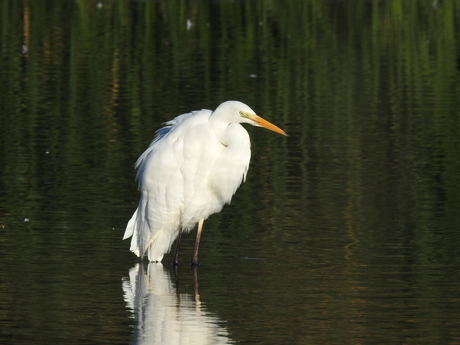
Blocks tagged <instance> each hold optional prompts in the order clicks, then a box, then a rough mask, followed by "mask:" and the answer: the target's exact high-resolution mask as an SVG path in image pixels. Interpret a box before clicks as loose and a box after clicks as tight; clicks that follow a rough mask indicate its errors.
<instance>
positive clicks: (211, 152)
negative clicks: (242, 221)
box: [123, 101, 287, 265]
mask: <svg viewBox="0 0 460 345" xmlns="http://www.w3.org/2000/svg"><path fill="white" fill-rule="evenodd" d="M240 123H249V124H251V125H253V126H257V127H265V128H267V129H269V130H272V131H274V132H277V133H280V134H283V135H286V136H287V134H286V133H285V132H284V131H283V130H282V129H280V128H278V127H277V126H275V125H273V124H272V123H270V122H268V121H266V120H264V119H263V118H261V117H260V116H257V115H256V114H255V113H254V111H253V110H252V109H251V108H249V107H248V106H247V105H246V104H244V103H241V102H238V101H227V102H224V103H222V104H220V105H219V106H218V107H217V109H216V110H214V111H211V110H207V109H203V110H198V111H192V112H190V113H187V114H183V115H180V116H177V117H176V118H174V119H173V120H171V121H169V122H166V123H165V125H166V126H165V127H163V128H161V129H159V130H158V131H157V132H156V137H155V139H154V140H153V141H152V143H151V144H150V146H149V148H148V149H147V150H146V151H145V152H144V153H143V154H142V155H141V156H140V157H139V159H138V160H137V162H136V165H135V167H136V168H137V169H138V171H137V175H136V178H137V180H138V183H139V189H140V191H141V198H140V201H139V205H138V207H137V210H136V211H135V212H134V215H133V216H132V218H131V220H130V221H129V222H128V225H127V227H126V231H125V234H124V237H123V239H126V238H129V237H131V236H132V239H131V248H130V250H131V251H132V252H134V253H135V254H136V255H137V256H139V257H141V258H142V257H143V256H144V255H145V254H146V253H147V255H148V259H149V261H158V262H159V261H161V260H162V259H163V255H164V254H165V253H167V252H168V251H169V249H170V248H171V245H172V243H173V242H174V240H175V239H176V238H177V244H176V251H175V255H174V261H173V264H174V265H178V264H179V246H180V240H181V236H182V234H183V232H189V231H190V230H191V229H192V228H193V227H194V226H195V224H196V223H198V230H197V235H196V241H195V249H194V252H193V257H192V264H193V265H197V264H198V248H199V245H200V238H201V232H202V229H203V221H204V220H205V219H206V218H208V217H209V216H210V215H211V214H213V213H216V212H220V211H221V210H222V207H223V206H224V204H228V203H230V200H231V198H232V196H233V194H235V192H236V189H237V188H238V187H239V186H240V184H241V182H242V181H243V180H245V179H246V173H247V171H248V167H249V160H250V158H251V143H250V141H249V134H248V132H247V131H246V130H245V129H244V128H243V126H241V125H240Z"/></svg>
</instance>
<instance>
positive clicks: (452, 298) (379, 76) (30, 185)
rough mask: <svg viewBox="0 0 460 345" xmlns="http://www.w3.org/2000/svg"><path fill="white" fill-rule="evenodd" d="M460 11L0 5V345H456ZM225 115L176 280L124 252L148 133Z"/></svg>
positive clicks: (380, 4) (284, 5) (303, 5)
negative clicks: (232, 143) (225, 104)
mask: <svg viewBox="0 0 460 345" xmlns="http://www.w3.org/2000/svg"><path fill="white" fill-rule="evenodd" d="M458 13H460V12H459V3H458V2H442V3H439V2H434V3H432V2H431V3H430V2H420V1H404V2H402V1H391V2H390V1H373V2H364V1H360V2H355V1H305V2H295V1H293V2H285V1H271V2H264V1H254V2H239V1H226V2H210V3H208V2H201V1H190V2H161V1H145V2H135V1H123V2H122V1H118V2H111V1H101V2H100V3H98V2H94V1H78V2H70V1H47V2H45V1H34V2H21V1H5V2H4V3H3V5H2V6H1V14H2V18H3V25H2V27H3V35H2V36H1V38H0V40H1V43H2V44H1V52H2V59H1V60H0V65H1V66H0V80H1V83H0V90H1V92H0V104H1V108H2V111H1V113H0V166H1V169H0V191H1V193H0V258H1V260H0V273H1V281H0V296H1V298H0V343H2V344H50V343H62V344H64V343H65V344H74V343H75V344H77V343H78V344H81V343H88V344H128V343H134V344H144V343H148V344H179V343H181V344H207V343H208V344H232V343H241V344H254V343H255V344H326V343H329V344H382V343H394V344H401V343H403V344H435V343H439V344H459V343H460V331H459V330H460V297H459V291H460V256H459V249H458V248H459V245H460V243H459V242H460V240H459V239H460V236H459V234H460V227H459V224H460V219H459V214H460V213H459V212H458V211H459V207H460V198H459V195H460V190H459V189H460V187H459V186H460V158H459V157H460V154H459V153H460V149H459V141H458V137H459V136H458V134H459V132H460V127H459V122H458V118H459V114H460V107H459V102H458V95H457V90H458V88H459V80H460V78H459V68H458V61H459V60H458V55H459V47H458V43H457V42H458V30H457V24H456V23H457V22H458ZM228 99H237V100H241V101H243V102H245V103H247V104H248V105H249V106H251V107H252V108H253V109H254V110H256V111H257V112H258V113H259V114H260V115H261V116H263V117H264V118H266V119H268V120H269V121H271V122H273V123H275V124H277V125H279V126H280V127H281V128H283V129H285V130H286V131H287V132H288V133H289V135H290V136H289V137H288V138H284V137H282V136H279V135H276V134H274V133H271V132H269V131H266V130H263V129H258V128H252V127H251V128H247V130H248V132H249V133H250V136H251V140H252V161H251V166H250V170H249V173H248V176H247V181H246V183H244V184H243V185H242V186H241V187H240V189H239V190H238V192H237V193H236V195H235V196H234V198H233V200H232V204H231V205H228V206H226V207H225V208H224V210H223V211H222V212H221V213H219V214H216V215H213V216H212V217H210V219H208V220H207V221H206V222H205V228H204V233H203V238H202V241H203V242H202V245H201V247H200V251H201V253H200V261H201V266H200V267H198V269H197V270H192V268H191V267H189V266H188V265H187V264H186V263H187V262H188V260H189V258H190V257H191V254H192V250H193V243H194V233H191V234H189V235H187V236H185V237H184V238H183V243H182V246H181V259H182V262H183V263H184V264H183V265H182V266H180V267H179V268H178V269H177V271H174V270H173V268H172V267H171V266H170V265H169V263H170V262H171V260H172V256H171V254H167V255H166V256H165V259H164V260H163V265H161V264H148V263H147V262H139V260H137V258H136V257H135V256H134V255H132V253H130V252H129V241H122V240H121V238H122V236H123V233H124V229H125V226H126V223H127V221H128V220H129V218H130V217H131V215H132V213H133V212H134V210H135V208H136V205H137V202H138V198H139V194H138V192H137V191H136V183H135V181H134V175H135V172H134V170H133V165H134V162H135V161H136V159H137V157H138V156H139V155H140V154H141V153H142V152H143V150H145V148H146V147H147V146H148V144H149V142H150V140H151V139H152V138H153V135H154V132H155V130H156V129H157V128H159V126H160V125H161V123H163V122H165V121H167V120H169V119H171V118H172V117H174V116H176V115H178V114H181V113H184V112H187V111H190V110H193V109H201V108H211V109H213V108H215V107H216V106H217V105H218V104H219V103H220V102H222V101H225V100H228Z"/></svg>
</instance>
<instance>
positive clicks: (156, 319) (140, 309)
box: [123, 263, 233, 345]
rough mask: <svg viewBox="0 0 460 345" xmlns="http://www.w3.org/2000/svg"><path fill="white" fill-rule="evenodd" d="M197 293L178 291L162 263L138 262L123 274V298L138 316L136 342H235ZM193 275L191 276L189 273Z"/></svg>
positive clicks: (134, 342)
mask: <svg viewBox="0 0 460 345" xmlns="http://www.w3.org/2000/svg"><path fill="white" fill-rule="evenodd" d="M194 278H195V279H194V280H195V297H193V296H192V295H190V294H183V293H178V292H176V289H175V288H174V286H173V284H172V282H171V279H170V276H169V274H168V273H167V272H166V271H165V270H164V269H163V265H162V264H161V263H149V264H148V266H147V269H145V267H144V264H142V263H141V264H136V265H135V266H134V267H133V268H131V269H130V270H129V280H128V278H123V291H124V298H125V301H126V303H127V306H128V308H130V309H131V310H132V311H133V314H134V318H135V320H136V325H135V332H134V338H135V339H134V341H133V344H165V345H174V344H181V345H186V344H200V345H201V344H233V342H232V341H230V340H229V339H228V333H227V331H226V330H225V329H224V328H222V327H221V326H220V325H219V324H218V323H222V321H221V320H219V319H218V318H217V317H215V316H212V315H210V314H209V313H208V312H206V310H205V308H204V306H203V305H202V303H201V302H200V296H199V294H198V286H197V284H198V282H197V279H196V276H195V277H194ZM190 279H192V278H191V277H190Z"/></svg>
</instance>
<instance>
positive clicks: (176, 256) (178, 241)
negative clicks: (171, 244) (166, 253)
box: [172, 225, 183, 266]
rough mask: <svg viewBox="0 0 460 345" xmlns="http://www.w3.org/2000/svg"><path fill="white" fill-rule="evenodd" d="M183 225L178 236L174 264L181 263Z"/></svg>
mask: <svg viewBox="0 0 460 345" xmlns="http://www.w3.org/2000/svg"><path fill="white" fill-rule="evenodd" d="M182 232H183V231H182V225H180V226H179V235H178V236H177V240H176V251H175V252H174V261H173V263H172V264H173V266H178V265H179V248H180V240H181V238H182Z"/></svg>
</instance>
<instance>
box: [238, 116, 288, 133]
mask: <svg viewBox="0 0 460 345" xmlns="http://www.w3.org/2000/svg"><path fill="white" fill-rule="evenodd" d="M240 114H241V116H243V117H246V118H248V119H249V120H252V121H254V122H255V123H256V125H257V126H260V127H264V128H267V129H269V130H271V131H273V132H276V133H279V134H282V135H285V136H288V135H287V134H286V132H285V131H283V130H282V129H281V128H279V127H278V126H275V125H274V124H273V123H271V122H268V121H267V120H265V119H263V118H261V117H260V116H258V115H256V114H249V113H245V112H240Z"/></svg>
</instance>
